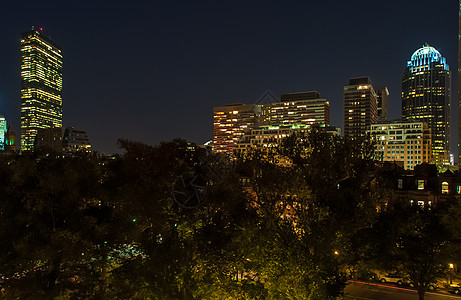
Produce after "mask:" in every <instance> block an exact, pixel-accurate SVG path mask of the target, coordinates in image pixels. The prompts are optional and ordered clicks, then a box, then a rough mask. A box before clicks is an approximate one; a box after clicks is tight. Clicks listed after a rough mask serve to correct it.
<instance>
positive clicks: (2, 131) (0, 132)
mask: <svg viewBox="0 0 461 300" xmlns="http://www.w3.org/2000/svg"><path fill="white" fill-rule="evenodd" d="M7 130H8V127H7V124H6V119H5V117H4V116H1V115H0V151H2V150H5V141H6V132H7Z"/></svg>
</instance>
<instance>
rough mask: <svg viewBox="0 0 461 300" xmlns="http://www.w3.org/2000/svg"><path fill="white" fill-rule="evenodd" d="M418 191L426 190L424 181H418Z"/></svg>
mask: <svg viewBox="0 0 461 300" xmlns="http://www.w3.org/2000/svg"><path fill="white" fill-rule="evenodd" d="M418 190H424V180H422V179H418Z"/></svg>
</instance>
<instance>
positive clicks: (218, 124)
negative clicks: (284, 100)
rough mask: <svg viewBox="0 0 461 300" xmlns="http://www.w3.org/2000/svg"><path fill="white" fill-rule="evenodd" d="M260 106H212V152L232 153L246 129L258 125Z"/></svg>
mask: <svg viewBox="0 0 461 300" xmlns="http://www.w3.org/2000/svg"><path fill="white" fill-rule="evenodd" d="M260 116H261V106H259V105H255V104H231V105H228V106H222V107H214V108H213V152H215V153H232V151H233V149H234V148H235V145H236V144H237V142H238V141H239V139H240V138H241V137H242V136H243V134H244V133H245V132H246V131H249V130H251V129H253V128H255V127H257V126H258V125H259V119H260Z"/></svg>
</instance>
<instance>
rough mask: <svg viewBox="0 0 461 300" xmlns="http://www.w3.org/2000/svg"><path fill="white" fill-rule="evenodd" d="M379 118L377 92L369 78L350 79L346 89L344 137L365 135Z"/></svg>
mask: <svg viewBox="0 0 461 300" xmlns="http://www.w3.org/2000/svg"><path fill="white" fill-rule="evenodd" d="M377 117H378V100H377V95H376V91H375V89H374V87H373V85H372V84H371V80H370V78H368V77H358V78H351V79H349V85H346V86H345V87H344V135H345V136H349V137H352V138H354V137H359V136H363V135H365V133H366V132H367V130H369V129H370V125H371V124H373V123H375V122H376V120H377Z"/></svg>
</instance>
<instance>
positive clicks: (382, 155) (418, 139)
mask: <svg viewBox="0 0 461 300" xmlns="http://www.w3.org/2000/svg"><path fill="white" fill-rule="evenodd" d="M369 132H370V134H371V136H373V137H375V138H376V145H375V147H376V149H375V151H376V154H377V156H378V159H379V160H381V161H389V162H397V163H400V164H401V165H402V166H403V167H404V168H405V169H407V170H413V168H414V167H415V166H416V165H419V164H422V163H424V162H426V163H430V162H431V160H432V148H431V130H430V128H429V127H428V125H427V124H426V123H424V122H408V121H394V122H387V123H376V124H373V125H371V129H370V131H369Z"/></svg>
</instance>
